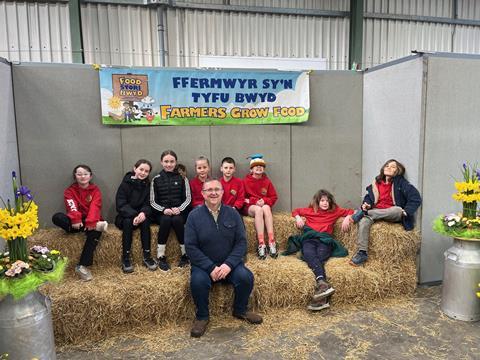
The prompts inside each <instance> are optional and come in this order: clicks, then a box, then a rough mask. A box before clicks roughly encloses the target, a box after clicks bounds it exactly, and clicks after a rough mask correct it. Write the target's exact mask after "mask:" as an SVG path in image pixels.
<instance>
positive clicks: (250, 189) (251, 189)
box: [243, 154, 278, 260]
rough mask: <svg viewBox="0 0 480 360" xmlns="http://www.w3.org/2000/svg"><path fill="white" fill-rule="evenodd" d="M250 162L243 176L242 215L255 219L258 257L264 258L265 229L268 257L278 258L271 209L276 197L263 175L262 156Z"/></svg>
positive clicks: (270, 184)
mask: <svg viewBox="0 0 480 360" xmlns="http://www.w3.org/2000/svg"><path fill="white" fill-rule="evenodd" d="M250 158H251V161H250V174H248V175H247V176H245V178H244V179H243V183H244V185H245V206H244V207H243V213H244V214H245V215H248V216H251V217H253V218H255V231H256V232H257V238H258V257H259V258H260V259H261V260H264V259H265V258H266V246H265V237H264V233H265V230H264V229H265V227H266V228H267V235H268V249H269V253H270V256H271V257H273V258H276V257H277V256H278V252H277V246H276V243H275V236H274V233H273V216H272V207H273V205H275V203H276V202H277V199H278V196H277V192H276V190H275V187H274V186H273V184H272V182H271V181H270V179H269V178H268V177H267V175H266V174H265V167H266V164H265V160H263V155H261V154H256V155H252V156H251V157H250Z"/></svg>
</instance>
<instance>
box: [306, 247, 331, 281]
mask: <svg viewBox="0 0 480 360" xmlns="http://www.w3.org/2000/svg"><path fill="white" fill-rule="evenodd" d="M332 251H333V246H332V245H329V244H324V243H322V242H321V241H320V240H318V239H307V240H304V241H303V243H302V252H303V259H304V260H305V262H306V263H307V265H308V267H309V268H310V269H312V271H313V273H314V274H315V278H318V277H319V276H321V277H323V278H324V279H326V275H325V262H326V261H327V260H328V259H329V258H330V256H332Z"/></svg>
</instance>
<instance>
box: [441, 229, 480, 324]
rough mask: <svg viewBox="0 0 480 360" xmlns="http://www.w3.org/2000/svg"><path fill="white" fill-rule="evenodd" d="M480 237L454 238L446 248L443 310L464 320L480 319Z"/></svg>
mask: <svg viewBox="0 0 480 360" xmlns="http://www.w3.org/2000/svg"><path fill="white" fill-rule="evenodd" d="M478 283H480V239H463V238H455V239H454V242H453V246H452V247H451V248H450V249H448V250H447V251H445V269H444V272H443V288H442V302H441V305H440V307H441V309H442V311H443V312H444V313H445V314H446V315H448V316H449V317H451V318H454V319H458V320H463V321H477V320H480V298H478V297H477V295H476V293H477V291H478Z"/></svg>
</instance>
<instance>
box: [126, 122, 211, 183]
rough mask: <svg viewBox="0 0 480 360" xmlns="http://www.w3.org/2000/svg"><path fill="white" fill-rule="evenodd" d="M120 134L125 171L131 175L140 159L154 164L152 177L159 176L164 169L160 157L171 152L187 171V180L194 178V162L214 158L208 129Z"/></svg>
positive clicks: (138, 130)
mask: <svg viewBox="0 0 480 360" xmlns="http://www.w3.org/2000/svg"><path fill="white" fill-rule="evenodd" d="M121 131H122V154H123V170H124V171H129V170H130V169H131V168H132V166H133V164H134V163H135V162H136V161H137V160H138V159H140V158H146V159H148V160H150V161H151V162H152V165H153V172H152V174H157V173H158V172H159V171H160V170H161V169H162V167H161V165H160V155H161V153H162V152H163V151H164V150H168V149H170V150H173V151H175V153H176V154H177V156H178V162H179V163H182V164H183V165H185V166H186V167H187V172H188V177H189V178H192V177H193V176H195V169H194V160H195V158H196V157H197V156H199V155H204V156H207V157H209V158H210V157H211V154H210V132H209V127H208V126H154V127H131V128H124V129H122V130H121ZM118 181H119V180H118ZM119 184H120V183H118V184H117V185H119Z"/></svg>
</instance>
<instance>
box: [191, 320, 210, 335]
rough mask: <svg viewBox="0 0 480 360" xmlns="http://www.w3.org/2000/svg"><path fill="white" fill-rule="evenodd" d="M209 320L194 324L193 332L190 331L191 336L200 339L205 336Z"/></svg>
mask: <svg viewBox="0 0 480 360" xmlns="http://www.w3.org/2000/svg"><path fill="white" fill-rule="evenodd" d="M207 325H208V320H197V319H195V321H194V322H193V325H192V330H190V336H192V337H196V338H198V337H200V336H202V335H203V334H205V330H207Z"/></svg>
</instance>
